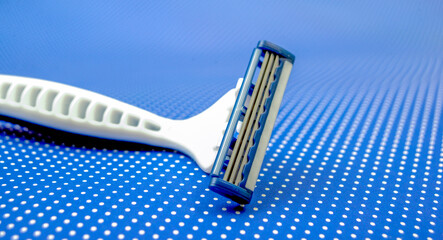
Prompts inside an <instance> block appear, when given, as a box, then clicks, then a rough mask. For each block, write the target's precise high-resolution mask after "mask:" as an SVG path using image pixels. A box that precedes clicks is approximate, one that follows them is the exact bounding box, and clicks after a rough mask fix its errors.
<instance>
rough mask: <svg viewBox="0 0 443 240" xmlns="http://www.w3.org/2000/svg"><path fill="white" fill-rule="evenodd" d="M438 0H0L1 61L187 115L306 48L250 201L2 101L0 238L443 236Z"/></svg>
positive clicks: (442, 30)
mask: <svg viewBox="0 0 443 240" xmlns="http://www.w3.org/2000/svg"><path fill="white" fill-rule="evenodd" d="M442 13H443V5H442V3H441V2H439V1H434V2H432V1H426V2H419V1H390V2H385V1H368V2H366V3H363V2H358V3H357V2H355V3H354V2H353V1H349V2H346V1H345V2H340V4H338V5H334V4H333V3H325V2H312V1H306V2H297V3H291V4H290V3H275V4H271V3H266V2H258V3H256V2H254V3H237V2H220V3H199V4H190V3H188V2H180V3H175V4H173V5H172V4H170V3H163V2H159V3H137V4H135V3H127V2H111V1H105V2H94V3H88V2H77V1H76V2H75V4H74V2H72V3H67V2H38V3H37V2H29V1H28V2H16V1H1V2H0V73H2V74H12V75H21V76H29V77H35V78H42V79H47V80H52V81H56V82H62V83H68V84H71V85H74V86H79V87H82V88H86V89H89V90H93V91H96V92H99V93H102V94H106V95H109V96H111V97H114V98H117V99H119V100H122V101H125V102H128V103H130V104H133V105H136V106H138V107H142V108H144V109H147V110H150V111H152V112H154V113H157V114H159V115H162V116H166V117H170V118H174V119H183V118H186V117H189V116H192V115H195V114H197V113H199V112H200V111H202V110H203V109H205V108H206V107H208V106H209V105H211V104H212V103H213V102H215V101H216V100H217V99H218V98H219V97H221V96H222V95H223V94H224V92H226V91H228V90H229V89H231V88H233V87H234V86H235V84H236V81H237V78H238V77H241V76H242V75H243V73H244V70H245V68H246V66H247V63H248V60H249V56H250V53H251V50H252V48H253V47H254V46H255V45H256V42H257V41H258V40H260V39H268V40H271V41H273V42H275V43H277V44H279V45H281V46H283V47H285V48H286V49H288V50H290V51H291V52H293V53H294V54H295V55H296V57H297V60H296V62H295V68H294V70H293V74H292V75H291V78H290V79H289V83H288V87H287V91H286V94H285V97H284V100H283V103H282V107H281V110H280V114H279V116H278V118H277V121H276V127H275V129H274V134H273V136H272V138H271V142H270V145H269V151H268V153H267V155H266V158H265V161H264V165H263V169H262V172H261V174H260V177H259V181H258V183H257V188H256V190H255V192H254V197H253V199H252V202H251V204H249V205H247V206H245V207H242V206H239V205H237V204H236V203H234V202H231V201H228V200H227V199H225V198H223V197H220V196H218V195H217V194H215V193H213V192H211V191H209V190H208V188H207V186H208V182H209V177H208V175H206V174H205V173H204V172H203V171H201V170H200V169H199V168H198V166H197V165H196V164H195V163H194V162H193V161H192V160H190V159H189V158H187V157H186V156H184V155H182V154H180V153H177V152H174V151H171V150H168V149H161V148H154V147H151V146H144V145H138V144H132V143H121V142H113V141H107V140H100V139H94V138H89V137H84V136H77V135H73V134H69V133H64V132H60V131H55V130H51V129H48V128H42V127H39V126H37V125H33V124H30V123H26V122H21V121H19V120H15V119H10V118H7V117H0V120H1V121H0V169H1V170H0V238H3V239H62V238H74V239H75V238H78V239H97V238H112V239H115V238H118V239H133V238H138V239H145V238H147V239H152V238H153V239H167V238H172V239H184V238H188V239H202V238H206V239H217V238H222V239H235V238H239V239H251V238H255V239H269V238H272V239H284V238H293V239H300V238H306V239H316V238H325V239H331V238H340V239H352V238H355V239H362V238H370V239H381V238H404V239H413V238H419V239H426V238H430V239H442V238H443V235H442V234H443V231H442V229H443V227H442V222H441V220H440V219H441V213H442V210H441V209H442V206H441V181H442V174H443V141H442V138H443V120H442V118H443V115H442V110H443V81H442V80H443V55H442V53H443V44H442V43H443V14H442Z"/></svg>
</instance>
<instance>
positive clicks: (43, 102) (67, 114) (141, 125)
mask: <svg viewBox="0 0 443 240" xmlns="http://www.w3.org/2000/svg"><path fill="white" fill-rule="evenodd" d="M293 61H294V56H293V55H292V54H291V53H289V52H288V51H286V50H284V49H282V48H280V47H278V46H277V45H275V44H272V43H270V42H267V41H260V42H259V43H258V46H257V47H256V48H255V50H254V52H253V55H252V58H251V61H250V63H249V67H248V70H247V72H246V75H245V77H244V78H243V79H239V81H238V82H237V86H236V87H235V88H234V89H231V90H230V91H228V92H227V93H226V94H225V95H223V96H222V97H221V98H220V99H219V100H218V101H217V102H216V103H214V104H213V105H212V106H211V107H209V108H208V109H206V110H205V111H203V112H202V113H200V114H198V115H196V116H194V117H191V118H189V119H185V120H173V119H169V118H165V117H161V116H159V115H156V114H154V113H151V112H148V111H146V110H143V109H141V108H138V107H135V106H132V105H129V104H127V103H124V102H121V101H118V100H116V99H113V98H110V97H107V96H104V95H101V94H98V93H95V92H92V91H88V90H85V89H81V88H77V87H74V86H69V85H66V84H61V83H56V82H52V81H46V80H41V79H34V78H27V77H19V76H9V75H0V115H5V116H8V117H12V118H16V119H21V120H24V121H28V122H31V123H34V124H39V125H42V126H46V127H50V128H54V129H58V130H63V131H67V132H72V133H76V134H82V135H88V136H93V137H99V138H105V139H112V140H120V141H129V142H136V143H142V144H149V145H153V146H160V147H165V148H171V149H175V150H178V151H180V152H182V153H184V154H186V155H188V156H189V157H191V158H192V159H194V160H195V162H196V163H197V164H198V166H199V167H200V168H201V169H202V170H203V171H205V172H206V173H209V172H210V171H211V169H212V173H211V176H212V178H211V179H212V180H211V184H210V189H212V190H214V191H216V192H218V193H221V194H222V195H224V196H227V197H229V198H231V199H233V200H234V201H237V202H239V203H247V202H249V201H250V198H251V196H252V191H253V189H254V186H255V181H256V179H257V177H258V172H259V169H260V165H261V163H262V161H263V157H264V154H265V152H266V148H267V144H268V141H269V138H270V135H271V132H272V127H273V124H274V121H275V118H276V115H277V112H278V108H279V105H280V102H281V98H282V96H283V92H284V88H285V86H286V82H287V80H288V77H289V73H290V70H291V68H292V63H293ZM256 69H261V70H260V73H259V74H258V76H255V71H256ZM237 128H239V129H240V130H239V131H237ZM214 160H215V164H214Z"/></svg>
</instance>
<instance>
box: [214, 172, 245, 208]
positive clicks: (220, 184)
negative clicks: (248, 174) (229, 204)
mask: <svg viewBox="0 0 443 240" xmlns="http://www.w3.org/2000/svg"><path fill="white" fill-rule="evenodd" d="M209 189H211V190H212V191H214V192H216V193H218V194H220V195H222V196H225V197H227V198H230V199H232V200H234V201H235V202H237V203H240V204H248V203H249V202H251V198H252V193H253V192H252V191H251V190H249V189H246V188H242V187H239V186H236V185H234V184H232V183H229V182H227V181H225V180H223V179H220V178H218V177H213V178H212V179H211V182H210V183H209Z"/></svg>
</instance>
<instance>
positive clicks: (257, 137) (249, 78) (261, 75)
mask: <svg viewBox="0 0 443 240" xmlns="http://www.w3.org/2000/svg"><path fill="white" fill-rule="evenodd" d="M294 59H295V57H294V55H293V54H292V53H290V52H288V51H287V50H285V49H283V48H281V47H279V46H277V45H275V44H273V43H270V42H268V41H260V42H259V43H258V45H257V47H256V48H255V49H254V51H253V54H252V57H251V60H250V62H249V66H248V69H247V71H246V74H245V77H244V78H243V83H242V85H241V87H240V90H239V93H238V96H237V100H236V102H235V104H234V108H233V110H232V113H231V117H230V119H229V122H228V125H227V127H226V131H225V134H224V137H223V139H222V142H221V145H220V148H219V151H218V153H217V157H216V159H215V162H214V165H213V168H212V172H211V181H210V184H209V189H211V190H212V191H214V192H217V193H219V194H221V195H223V196H225V197H227V198H230V199H232V200H234V201H235V202H237V203H240V204H247V203H249V202H250V201H251V198H252V194H253V192H254V189H255V185H256V182H257V179H258V176H259V172H260V169H261V165H262V163H263V159H264V157H265V154H266V150H267V147H268V143H269V139H270V137H271V134H272V129H273V127H274V123H275V119H276V117H277V114H278V110H279V108H280V103H281V101H282V98H283V94H284V91H285V88H286V84H287V82H288V78H289V75H290V73H291V70H292V66H293V63H294Z"/></svg>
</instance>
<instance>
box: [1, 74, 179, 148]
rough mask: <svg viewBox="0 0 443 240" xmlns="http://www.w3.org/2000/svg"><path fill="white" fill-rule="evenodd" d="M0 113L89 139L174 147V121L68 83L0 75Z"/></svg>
mask: <svg viewBox="0 0 443 240" xmlns="http://www.w3.org/2000/svg"><path fill="white" fill-rule="evenodd" d="M0 114H1V115H6V116H10V117H14V118H18V119H22V120H25V121H29V122H32V123H36V124H40V125H43V126H47V127H51V128H55V129H59V130H64V131H68V132H73V133H78V134H84V135H89V136H95V137H101V138H108V139H115V140H124V141H133V142H141V143H146V144H150V145H157V146H164V147H174V146H175V145H176V144H175V143H174V141H173V140H172V139H170V137H169V135H168V134H165V130H166V132H168V131H167V129H168V128H169V127H170V125H173V120H170V119H167V118H163V117H160V116H158V115H155V114H153V113H150V112H148V111H145V110H142V109H139V108H136V107H134V106H131V105H129V104H126V103H123V102H120V101H118V100H115V99H112V98H109V97H106V96H104V95H101V94H98V93H94V92H91V91H87V90H84V89H80V88H76V87H73V86H68V85H65V84H60V83H55V82H50V81H45V80H39V79H31V78H25V77H16V76H7V75H0Z"/></svg>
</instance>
